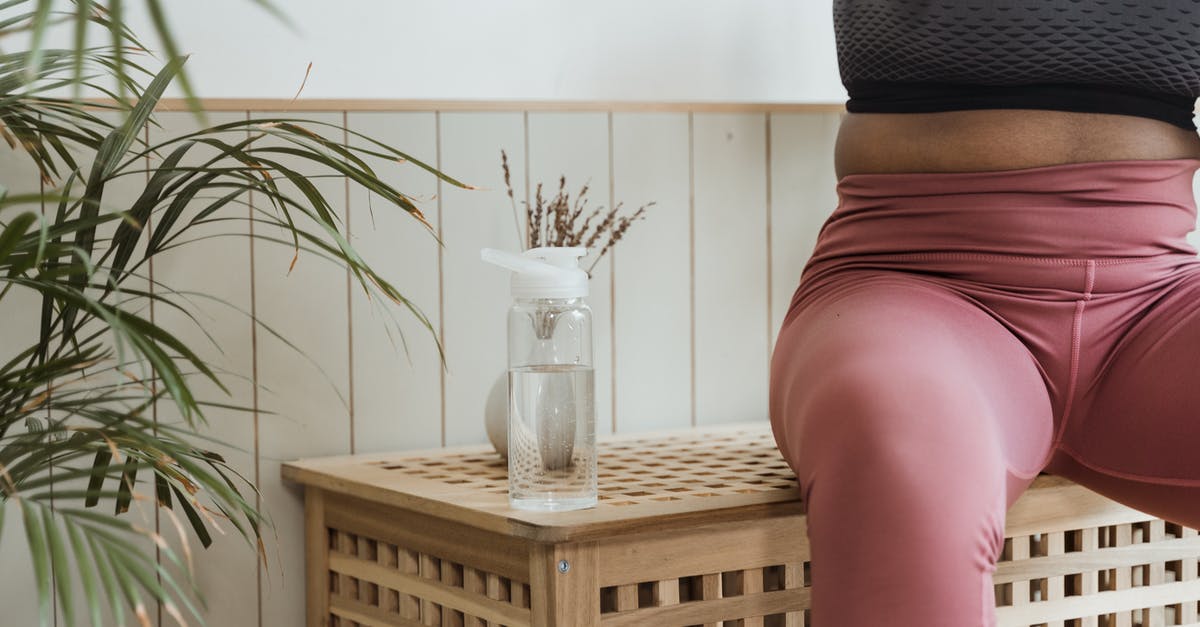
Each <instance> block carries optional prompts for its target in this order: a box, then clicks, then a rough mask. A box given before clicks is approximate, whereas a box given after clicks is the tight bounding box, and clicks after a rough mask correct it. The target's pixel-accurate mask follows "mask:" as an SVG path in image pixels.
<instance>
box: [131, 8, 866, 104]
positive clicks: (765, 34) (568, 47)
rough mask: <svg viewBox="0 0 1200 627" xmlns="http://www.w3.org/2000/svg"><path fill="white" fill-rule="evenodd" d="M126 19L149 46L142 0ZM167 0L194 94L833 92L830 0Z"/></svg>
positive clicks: (794, 97)
mask: <svg viewBox="0 0 1200 627" xmlns="http://www.w3.org/2000/svg"><path fill="white" fill-rule="evenodd" d="M126 4H127V5H128V6H127V9H126V10H127V11H128V12H129V13H130V21H131V26H132V27H133V29H134V32H137V33H139V34H141V35H145V36H146V37H147V41H146V44H147V45H149V46H155V45H156V44H157V42H156V41H155V40H154V38H153V37H152V36H151V33H152V32H153V28H151V24H150V21H149V20H148V18H147V17H146V15H145V9H144V7H143V6H142V3H140V2H131V3H126ZM275 4H277V5H278V6H280V7H281V8H282V10H283V11H284V12H285V13H286V14H287V15H288V16H289V17H290V18H291V20H292V22H293V23H294V24H295V28H294V29H289V28H288V27H286V26H285V25H283V24H282V23H281V22H280V21H279V20H277V19H275V18H273V17H271V16H270V15H268V14H267V13H266V12H265V11H264V10H262V9H261V8H259V7H258V6H256V5H255V3H254V2H252V1H251V0H204V1H203V2H168V3H167V6H168V9H169V10H168V14H169V15H168V19H169V21H170V23H171V24H172V26H173V28H174V30H175V32H176V34H177V36H178V38H179V40H180V47H181V49H182V51H184V52H190V53H192V55H193V56H192V58H191V59H190V60H189V61H188V69H189V71H190V72H191V73H192V76H193V78H194V80H195V82H196V85H197V90H198V92H199V94H200V95H201V96H202V97H208V98H241V97H248V98H249V97H253V98H291V97H292V95H293V94H294V93H295V92H296V89H297V88H298V87H299V86H300V82H301V79H302V78H303V76H304V71H305V67H306V66H307V64H308V62H309V61H312V62H313V70H312V75H311V76H310V78H309V80H308V84H307V85H306V87H305V88H304V96H305V97H308V98H405V99H480V100H492V99H528V100H538V99H556V100H639V101H657V100H683V101H708V100H715V101H730V102H842V101H844V99H845V91H844V90H843V88H842V86H841V83H840V81H839V80H838V74H837V59H836V55H835V51H834V44H833V23H832V9H831V6H830V3H829V2H826V1H813V0H800V1H794V0H792V1H784V0H737V1H736V2H735V1H721V0H655V1H653V2H646V1H644V0H609V1H607V2H603V3H586V4H585V3H575V2H562V1H559V0H505V1H503V2H494V1H487V0H450V1H445V2H418V1H415V0H349V1H347V2H336V3H335V2H330V1H329V0H276V2H275Z"/></svg>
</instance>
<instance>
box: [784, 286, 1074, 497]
mask: <svg viewBox="0 0 1200 627" xmlns="http://www.w3.org/2000/svg"><path fill="white" fill-rule="evenodd" d="M770 388H771V398H770V413H771V421H772V426H773V429H774V431H775V434H776V440H777V442H778V444H779V445H780V449H781V451H782V452H783V454H784V456H785V458H786V459H787V460H788V462H789V464H791V465H792V468H793V470H794V471H795V472H796V475H797V479H798V480H799V482H800V484H801V485H800V487H801V489H808V488H809V487H810V485H809V484H810V482H811V480H812V478H813V475H814V473H817V472H821V468H822V467H833V466H835V465H838V464H839V463H843V462H846V461H852V462H853V463H858V464H863V465H868V466H869V465H876V466H878V468H877V470H878V471H880V472H885V471H891V472H895V471H897V470H904V471H906V472H911V473H918V474H920V473H927V475H928V476H926V477H925V478H924V479H923V480H925V481H929V482H933V483H937V482H939V481H949V482H952V481H953V479H954V477H952V476H949V475H954V474H955V473H957V474H958V476H960V477H962V478H964V479H966V478H967V477H966V475H968V474H969V473H964V472H963V470H964V467H965V466H972V465H973V466H976V467H982V466H983V465H985V464H989V463H990V464H994V465H996V466H999V467H1000V468H1001V474H1005V471H1007V475H1006V480H1007V486H1008V490H1007V492H1008V493H1007V494H1006V500H1007V504H1008V505H1011V504H1012V502H1013V501H1015V500H1016V498H1017V497H1018V496H1019V495H1020V494H1019V492H1020V491H1021V490H1023V489H1024V487H1025V486H1027V485H1028V483H1029V482H1031V481H1032V479H1033V478H1034V477H1036V475H1037V473H1038V472H1039V471H1040V470H1041V469H1042V464H1043V463H1044V461H1045V459H1046V456H1047V454H1048V453H1049V447H1050V444H1051V438H1052V435H1053V434H1052V431H1053V414H1052V409H1051V403H1050V399H1049V394H1048V392H1047V389H1046V386H1045V382H1044V380H1043V378H1042V375H1041V373H1040V371H1039V368H1038V365H1037V363H1036V361H1035V360H1034V358H1033V357H1032V355H1031V354H1030V352H1029V351H1028V349H1027V348H1026V347H1025V346H1024V345H1023V344H1022V343H1021V342H1020V341H1019V340H1018V339H1017V338H1016V337H1015V336H1013V335H1012V334H1011V333H1010V332H1009V331H1008V330H1007V329H1006V328H1005V327H1004V325H1002V324H1001V323H1000V322H999V321H997V320H996V319H995V318H994V317H992V316H991V315H990V314H989V313H988V312H987V311H985V310H984V309H982V308H980V307H978V306H977V305H975V304H974V303H972V302H971V301H970V300H969V299H967V298H966V297H964V296H962V295H960V294H958V293H957V292H954V291H953V290H951V289H949V288H947V287H945V286H943V285H939V284H936V283H933V282H931V281H927V280H923V279H921V278H920V277H917V276H915V275H911V274H905V273H902V272H887V271H874V270H864V271H847V272H844V273H842V274H841V275H840V276H839V277H836V278H835V279H833V280H832V281H830V282H829V283H825V284H823V285H822V286H821V287H820V288H818V289H816V290H813V291H812V292H811V293H810V294H808V295H807V296H806V297H805V298H804V299H803V301H802V302H800V303H798V305H797V308H796V310H795V311H793V312H791V315H790V316H789V317H788V319H787V322H786V323H785V325H784V327H783V328H782V329H781V331H780V334H779V338H778V340H777V342H776V345H775V352H774V354H773V357H772V367H771V383H770ZM856 455H858V456H861V457H862V459H853V457H854V456H856ZM903 464H910V467H908V468H902V466H903ZM884 465H890V466H891V467H890V468H885V467H884ZM897 466H901V468H897Z"/></svg>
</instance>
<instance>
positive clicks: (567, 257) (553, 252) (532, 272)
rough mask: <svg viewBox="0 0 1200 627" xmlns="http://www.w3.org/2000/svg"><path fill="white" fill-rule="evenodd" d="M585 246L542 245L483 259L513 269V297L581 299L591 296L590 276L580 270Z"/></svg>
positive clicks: (486, 252)
mask: <svg viewBox="0 0 1200 627" xmlns="http://www.w3.org/2000/svg"><path fill="white" fill-rule="evenodd" d="M586 254H587V248H585V247H583V246H541V247H538V248H530V249H529V250H527V251H525V252H523V253H521V254H520V255H516V254H513V253H510V252H507V251H503V250H497V249H495V248H484V249H483V250H482V251H481V256H482V257H483V260H484V261H486V262H488V263H492V264H495V265H498V266H501V267H504V268H508V269H509V270H512V272H513V275H512V295H513V298H578V297H582V296H587V295H588V275H587V273H586V272H584V271H583V270H582V269H581V268H580V267H579V258H580V257H583V256H584V255H586Z"/></svg>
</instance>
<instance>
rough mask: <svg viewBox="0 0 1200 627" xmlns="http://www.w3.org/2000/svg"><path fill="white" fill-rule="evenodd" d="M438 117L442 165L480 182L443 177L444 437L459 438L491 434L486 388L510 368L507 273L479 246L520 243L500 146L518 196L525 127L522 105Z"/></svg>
mask: <svg viewBox="0 0 1200 627" xmlns="http://www.w3.org/2000/svg"><path fill="white" fill-rule="evenodd" d="M440 118H441V119H440V129H441V130H440V140H441V145H440V150H441V157H442V167H441V170H442V172H445V173H446V174H447V175H449V176H451V177H454V178H455V179H457V180H459V181H462V182H464V183H467V184H470V185H475V186H478V187H480V188H482V189H479V190H466V189H460V188H458V187H455V186H453V185H449V184H445V183H443V184H442V185H441V189H442V191H441V198H442V205H441V206H442V233H443V238H442V239H443V242H444V244H445V248H444V249H443V251H442V273H443V274H442V283H443V284H442V298H443V307H444V317H445V319H444V321H443V323H444V326H445V334H446V343H445V348H446V361H447V371H446V422H445V442H444V443H443V445H446V446H453V445H459V444H474V443H481V442H487V434H486V430H485V428H484V413H483V412H484V406H485V402H486V400H487V395H488V393H489V392H490V391H491V389H492V386H493V385H495V384H496V383H497V381H498V380H500V379H501V378H503V377H506V376H507V368H508V358H507V354H508V353H507V351H508V345H507V330H506V329H507V323H506V320H507V318H506V316H507V312H508V307H509V303H510V299H509V287H508V285H509V283H508V282H509V275H508V271H506V270H504V269H501V268H497V267H495V266H492V265H490V264H485V263H484V262H483V261H482V260H481V259H480V258H479V250H480V249H481V248H485V247H490V248H503V249H505V250H511V251H515V250H518V249H519V245H520V241H521V235H519V234H518V232H517V226H516V225H515V224H514V222H513V212H512V206H511V204H510V202H509V199H508V196H507V193H506V191H505V187H504V173H503V172H502V171H501V169H500V150H501V149H502V148H503V149H504V150H505V152H507V154H508V163H509V168H510V170H511V173H512V186H513V193H514V194H515V195H516V197H517V200H518V203H519V201H520V200H521V199H522V198H524V196H525V189H524V188H525V186H524V181H525V167H524V163H525V148H524V146H525V133H524V124H523V120H522V115H521V114H520V113H476V112H465V113H443V114H441V115H440ZM518 208H520V205H519V204H518ZM502 385H503V384H502Z"/></svg>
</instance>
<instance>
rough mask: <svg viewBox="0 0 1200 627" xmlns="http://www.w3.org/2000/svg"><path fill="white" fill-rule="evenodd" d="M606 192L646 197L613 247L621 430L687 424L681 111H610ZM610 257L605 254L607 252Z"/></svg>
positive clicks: (687, 288) (632, 201)
mask: <svg viewBox="0 0 1200 627" xmlns="http://www.w3.org/2000/svg"><path fill="white" fill-rule="evenodd" d="M613 182H614V186H613V190H614V194H615V196H616V198H618V199H624V200H625V202H626V206H630V205H633V206H634V207H637V206H641V205H642V204H644V203H646V202H649V201H654V202H655V205H654V206H653V207H649V208H648V209H647V210H646V217H645V219H644V220H642V221H639V222H636V223H634V224H633V225H631V226H630V227H629V230H628V231H627V232H626V233H625V236H624V237H623V238H622V240H621V241H620V242H619V243H618V244H617V246H616V248H615V256H614V257H613V274H614V277H615V285H616V291H615V293H614V294H613V307H614V308H615V314H616V316H615V317H616V327H615V329H614V332H613V341H614V343H615V344H616V360H615V363H614V370H613V372H614V385H615V386H616V389H617V398H616V419H615V421H616V424H617V430H618V431H620V432H636V431H644V430H656V429H670V428H683V427H687V426H689V425H690V424H691V415H692V406H691V358H692V348H691V332H690V324H691V321H690V311H689V309H690V302H691V301H690V299H691V283H690V268H689V261H688V246H689V242H688V237H687V234H688V221H689V219H690V218H689V215H688V214H689V207H688V193H689V188H688V118H687V114H686V113H618V114H613ZM610 254H613V253H612V252H610Z"/></svg>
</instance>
